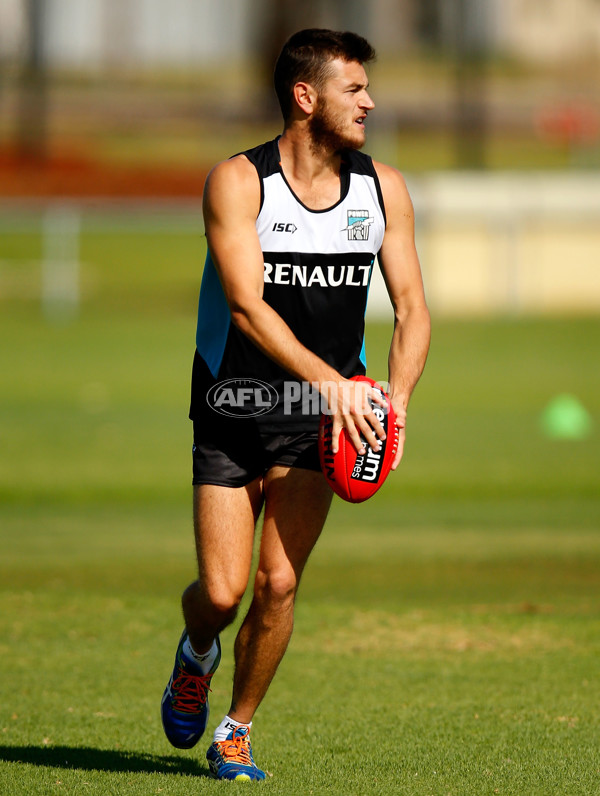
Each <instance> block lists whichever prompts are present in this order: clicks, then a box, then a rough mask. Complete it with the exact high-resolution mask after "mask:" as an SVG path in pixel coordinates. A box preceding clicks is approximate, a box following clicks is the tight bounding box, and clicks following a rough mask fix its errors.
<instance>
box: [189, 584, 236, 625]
mask: <svg viewBox="0 0 600 796" xmlns="http://www.w3.org/2000/svg"><path fill="white" fill-rule="evenodd" d="M243 596H244V589H242V588H236V587H235V586H234V585H232V584H229V583H226V582H220V583H213V584H209V585H205V584H200V582H199V581H196V582H195V583H192V584H191V585H190V586H188V588H187V589H186V590H185V592H184V593H183V600H182V602H183V608H184V614H187V613H188V611H190V612H191V613H196V614H198V613H199V614H205V615H206V613H209V614H210V618H211V620H212V622H211V623H213V624H216V625H219V626H220V627H226V626H227V625H229V624H231V622H233V620H234V619H235V617H236V615H237V610H238V607H239V604H240V603H241V601H242V598H243ZM186 609H187V610H186ZM207 618H208V617H207Z"/></svg>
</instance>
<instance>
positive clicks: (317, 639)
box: [0, 237, 600, 796]
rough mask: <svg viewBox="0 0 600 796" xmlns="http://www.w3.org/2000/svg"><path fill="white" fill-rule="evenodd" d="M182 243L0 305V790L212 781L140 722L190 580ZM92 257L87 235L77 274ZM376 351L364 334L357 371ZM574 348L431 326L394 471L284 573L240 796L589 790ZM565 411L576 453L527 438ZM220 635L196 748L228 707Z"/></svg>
mask: <svg viewBox="0 0 600 796" xmlns="http://www.w3.org/2000/svg"><path fill="white" fill-rule="evenodd" d="M172 243H173V242H172V241H171V242H170V243H169V242H165V243H163V244H161V245H164V246H165V247H167V248H169V247H170V246H171V245H172ZM10 245H11V247H12V249H11V252H12V254H11V256H12V257H13V258H15V257H17V258H18V256H23V257H25V256H34V254H31V253H30V252H25V253H23V252H24V248H26V247H27V246H29V245H30V243H27V244H26V243H25V242H24V241H20V240H16V239H15V240H13V241H12V242H11V244H10ZM102 245H103V246H105V247H106V245H107V243H106V240H105V241H104V243H103V244H102ZM197 245H198V241H195V240H190V246H189V250H188V251H187V252H179V251H177V256H176V257H174V258H173V260H176V261H177V263H179V266H176V265H173V268H172V269H171V270H170V272H169V273H170V274H171V278H172V280H173V283H174V284H173V285H169V283H168V281H167V280H165V279H164V278H161V266H160V262H161V256H162V254H161V252H163V250H162V249H161V248H160V246H159V245H158V243H157V244H156V245H153V246H151V247H148V248H147V249H145V250H144V251H143V252H138V249H136V247H134V246H133V245H131V246H130V247H129V248H127V249H125V256H126V259H127V261H129V260H130V259H131V258H132V257H134V255H135V254H136V252H137V256H139V259H140V261H139V263H137V264H136V263H133V264H132V266H131V267H132V269H133V270H134V271H135V273H136V274H139V276H138V277H136V278H139V282H140V284H142V282H143V283H144V284H146V286H147V287H146V290H145V292H144V291H140V290H137V289H133V288H131V287H130V288H128V289H129V291H130V292H129V293H128V292H127V289H126V288H125V287H123V286H121V287H120V286H119V285H120V284H121V283H119V278H120V279H121V280H123V279H124V277H123V275H122V274H121V276H120V277H119V270H118V267H117V266H118V262H119V258H118V257H117V255H116V253H115V252H116V251H118V252H119V254H120V255H121V256H123V252H124V246H125V244H124V243H123V241H121V242H120V243H119V244H118V245H116V244H115V245H114V246H113V249H111V250H110V251H109V250H108V249H107V252H106V254H107V257H106V263H105V265H103V266H102V269H103V270H102V276H106V280H105V282H103V283H102V284H103V285H104V288H102V289H100V287H98V289H97V290H96V292H95V293H94V295H93V296H92V297H91V298H90V299H89V301H87V302H85V303H84V306H83V308H82V312H81V314H80V316H79V317H78V318H76V319H75V320H72V321H71V322H70V323H64V324H50V323H48V322H46V321H44V320H43V318H42V316H41V313H40V311H39V307H38V306H37V304H36V303H35V302H33V301H31V300H29V299H23V300H13V301H12V302H10V303H9V302H6V301H5V302H4V303H0V341H1V342H0V357H1V359H0V394H1V396H2V399H1V401H0V435H1V437H0V445H1V448H0V450H1V454H0V525H1V530H0V534H1V538H2V556H1V557H0V628H1V630H0V652H1V655H0V672H1V676H0V793H2V794H4V793H6V794H9V793H10V794H40V795H42V794H43V795H44V796H46V794H63V793H71V794H88V793H89V794H103V795H104V794H132V795H133V796H135V794H139V795H140V796H141V795H142V794H144V796H146V795H147V794H159V793H161V794H169V795H171V794H173V796H175V795H176V794H177V795H178V794H181V795H182V796H183V795H184V794H185V796H189V794H190V793H194V794H196V793H217V792H219V793H220V792H224V791H226V790H228V789H230V788H231V787H232V786H231V785H230V784H227V783H217V782H214V781H212V780H210V779H209V778H208V769H207V766H206V765H205V761H204V752H205V749H204V746H205V744H204V742H202V743H201V745H200V748H199V750H198V751H192V752H181V753H180V752H177V751H176V750H174V749H172V748H171V747H170V746H169V745H168V743H167V742H166V740H165V738H164V736H163V734H162V729H161V726H160V718H159V701H160V696H161V693H162V689H163V687H164V684H165V682H166V679H167V678H168V675H169V673H170V669H171V666H172V656H173V652H174V647H175V644H176V641H177V638H178V634H179V632H180V625H181V620H180V611H179V606H178V601H179V595H180V592H181V589H182V588H183V586H184V585H186V584H187V582H188V581H189V580H190V579H191V578H192V577H193V574H194V557H193V550H192V537H191V520H190V492H191V490H190V487H189V480H190V473H189V469H190V468H189V452H190V451H189V449H190V429H189V427H188V426H189V421H187V420H186V410H187V400H188V390H189V372H190V365H191V356H192V350H193V336H194V323H195V318H194V309H195V302H196V292H195V291H196V283H197V275H196V273H195V272H194V269H195V268H196V255H197V251H196V247H197ZM100 246H101V243H100V242H99V241H98V240H96V239H94V238H93V237H90V238H88V239H86V241H85V242H84V253H83V256H84V258H85V259H86V260H88V261H94V260H95V255H94V252H95V251H96V249H98V247H100ZM95 247H96V248H95ZM169 250H171V249H170V248H169ZM165 251H166V249H165ZM171 253H172V252H171ZM5 256H6V255H5ZM141 263H145V264H146V267H147V272H146V273H144V272H143V268H142V266H141ZM182 263H183V265H182ZM177 267H180V268H181V272H179V271H177ZM98 268H100V266H98ZM111 269H112V270H111ZM136 269H137V270H136ZM113 277H114V278H113ZM131 278H132V280H133V282H132V284H133V283H135V279H134V277H133V276H132V277H131ZM111 280H112V281H111ZM388 333H389V330H388V329H387V328H385V327H384V326H379V325H371V326H370V328H369V330H368V355H369V363H370V365H369V372H370V373H371V375H373V376H375V377H377V378H384V377H385V365H384V363H385V353H386V352H385V349H386V344H387V343H386V341H387V336H388ZM598 339H600V319H597V318H596V319H589V318H588V319H585V318H583V319H556V320H549V319H546V320H542V319H539V320H531V319H510V320H509V319H502V320H494V321H492V320H489V321H471V322H461V321H449V320H441V319H434V331H433V343H432V350H431V355H430V360H429V363H428V367H427V370H426V373H425V376H424V377H423V380H422V382H421V384H420V385H419V387H418V388H417V392H416V393H415V397H414V401H413V404H412V406H411V411H410V415H409V418H410V426H409V436H408V443H407V449H406V456H405V460H404V462H403V464H402V466H401V469H400V471H399V472H398V473H397V474H396V475H395V476H394V477H393V478H391V479H390V481H389V482H388V483H387V484H386V485H385V486H384V488H383V489H382V491H381V492H380V493H379V494H378V495H377V497H376V498H374V499H373V500H372V501H371V502H370V503H367V504H363V505H361V506H350V505H346V504H343V503H342V502H341V501H339V500H336V502H335V503H334V507H333V509H332V513H331V517H330V520H329V522H328V525H327V527H326V530H325V532H324V535H323V537H322V539H321V541H320V543H319V545H318V547H317V549H316V551H315V554H314V557H313V558H312V559H311V562H310V563H309V566H308V567H307V570H306V573H305V576H304V581H303V584H302V587H301V592H300V597H299V602H298V610H297V622H296V630H295V635H294V637H293V640H292V643H291V646H290V648H289V651H288V654H287V656H286V658H285V659H284V662H283V664H282V666H281V668H280V671H279V673H278V676H277V678H276V680H275V682H274V684H273V686H272V689H271V690H270V692H269V694H268V695H267V698H266V700H265V702H264V703H263V706H262V707H261V709H260V711H259V713H258V715H257V717H256V721H255V731H254V746H255V755H256V758H257V762H258V763H259V764H260V765H262V766H263V767H265V768H266V769H268V771H269V772H271V773H272V774H273V776H272V778H269V779H268V780H267V781H266V782H265V783H263V784H262V785H258V786H257V787H260V788H262V789H264V790H268V791H269V792H272V793H274V794H286V795H289V794H321V793H331V794H340V796H342V795H343V796H348V795H349V794H351V795H353V796H354V795H356V796H363V795H366V794H373V795H375V794H384V795H387V794H411V795H412V794H414V795H415V796H428V795H429V794H434V795H435V796H446V794H452V796H469V795H470V794H473V795H475V794H477V796H481V795H482V794H496V793H498V794H515V796H517V795H518V796H524V795H526V796H528V795H529V794H544V795H545V796H546V795H547V794H569V796H573V795H575V794H590V795H591V794H597V793H598V792H599V791H600V762H599V757H598V742H599V739H600V715H599V713H598V704H599V701H600V681H599V679H598V660H599V654H600V641H599V639H600V490H599V488H598V486H599V484H598V480H599V479H598V472H599V464H600V457H599V452H600V450H599V444H598V430H597V423H598V419H599V418H600V382H599V376H598V367H597V344H596V343H595V342H594V341H597V340H598ZM564 392H569V393H573V394H574V395H576V396H577V397H578V398H579V400H580V401H581V402H582V403H583V404H584V405H585V406H586V407H587V409H588V410H589V411H590V412H591V414H592V416H593V417H594V418H595V421H596V429H595V431H594V432H593V433H592V434H591V436H589V437H588V438H587V439H582V440H564V439H550V438H548V437H546V436H544V435H543V433H542V432H541V429H540V424H539V419H540V415H541V413H542V411H543V409H544V407H545V406H546V405H547V403H548V402H549V401H550V400H551V399H552V398H553V396H555V395H556V394H558V393H564ZM234 634H235V628H231V629H229V630H228V631H227V632H226V633H225V634H224V638H223V643H224V650H225V653H226V654H225V656H224V662H223V664H222V667H221V669H220V670H219V673H218V676H217V677H216V678H215V680H214V681H213V688H214V691H213V694H212V701H211V704H212V711H213V712H212V719H211V722H210V727H209V731H212V728H213V727H214V724H215V722H217V721H218V720H220V717H221V715H222V714H223V712H224V711H225V710H226V709H227V707H228V697H229V685H230V681H231V674H232V670H231V655H230V653H231V647H232V643H233V638H234ZM233 787H237V786H235V785H234V786H233ZM250 787H252V786H250Z"/></svg>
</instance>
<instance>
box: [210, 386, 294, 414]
mask: <svg viewBox="0 0 600 796" xmlns="http://www.w3.org/2000/svg"><path fill="white" fill-rule="evenodd" d="M206 400H207V402H208V405H209V406H210V407H211V408H212V409H214V411H215V412H218V413H219V414H220V415H225V416H226V417H257V416H258V415H264V414H266V413H267V412H270V411H271V409H273V407H274V406H275V405H276V404H277V401H278V400H279V395H278V394H277V391H276V390H275V388H274V387H272V386H271V385H270V384H267V383H266V382H264V381H260V379H225V380H224V381H219V382H217V383H216V384H213V386H212V387H211V388H210V390H209V391H208V394H207V396H206Z"/></svg>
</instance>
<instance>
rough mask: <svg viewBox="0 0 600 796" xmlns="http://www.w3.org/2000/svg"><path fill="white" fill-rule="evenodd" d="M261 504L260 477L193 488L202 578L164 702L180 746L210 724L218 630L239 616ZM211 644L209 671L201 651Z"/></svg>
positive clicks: (191, 597) (185, 601)
mask: <svg viewBox="0 0 600 796" xmlns="http://www.w3.org/2000/svg"><path fill="white" fill-rule="evenodd" d="M261 506H262V481H261V479H255V480H254V481H252V482H251V483H250V484H248V485H247V486H245V487H234V488H232V487H222V486H215V485H212V484H204V485H201V486H196V487H194V530H195V537H196V551H197V556H198V580H197V581H194V583H192V584H190V586H188V588H187V589H186V590H185V592H184V594H183V597H182V606H183V615H184V620H185V625H186V628H185V630H184V633H183V635H182V637H181V639H180V642H179V646H178V648H177V653H176V656H175V667H174V669H173V674H172V676H171V679H170V681H169V683H168V685H167V688H166V689H165V693H164V695H163V701H162V720H163V727H164V730H165V734H166V736H167V738H168V739H169V741H170V742H171V743H172V744H173V746H176V747H178V748H184V749H189V748H191V747H192V746H194V745H195V744H196V743H197V742H198V740H199V739H200V738H201V736H202V734H203V732H204V730H205V728H206V723H207V721H208V700H207V696H208V691H209V685H210V680H211V678H212V675H213V674H214V672H215V670H216V668H217V666H218V663H219V659H220V647H219V646H218V644H219V642H218V634H219V633H220V632H221V631H222V630H223V629H224V628H225V627H227V625H229V624H230V623H231V622H232V621H233V619H234V618H235V615H236V612H237V608H238V605H239V603H240V601H241V599H242V597H243V595H244V592H245V590H246V586H247V584H248V578H249V575H250V566H251V563H252V547H253V541H254V529H255V525H256V520H257V519H258V515H259V514H260V510H261ZM215 642H216V644H217V648H216V649H215V648H214V647H213V645H214V644H215ZM188 644H190V645H191V649H190V648H189V646H188ZM211 648H212V658H213V660H212V662H211V665H210V668H209V669H208V671H207V670H205V669H203V668H201V667H202V664H201V663H199V662H198V661H197V658H196V656H203V655H204V653H209V654H210V653H211ZM190 653H191V654H190Z"/></svg>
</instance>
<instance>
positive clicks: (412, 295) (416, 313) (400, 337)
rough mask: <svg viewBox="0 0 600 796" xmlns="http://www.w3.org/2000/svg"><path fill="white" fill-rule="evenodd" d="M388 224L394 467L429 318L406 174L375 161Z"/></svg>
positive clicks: (382, 259) (384, 256)
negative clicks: (395, 438) (396, 429)
mask: <svg viewBox="0 0 600 796" xmlns="http://www.w3.org/2000/svg"><path fill="white" fill-rule="evenodd" d="M375 168H376V170H377V174H378V177H379V182H380V184H381V190H382V193H383V200H384V203H385V211H386V218H387V225H386V230H385V236H384V239H383V244H382V246H381V250H380V252H379V263H380V266H381V270H382V273H383V277H384V279H385V283H386V286H387V290H388V293H389V296H390V299H391V302H392V305H393V308H394V331H393V334H392V342H391V345H390V353H389V360H388V365H389V381H390V398H391V401H392V406H393V407H394V411H395V413H396V424H397V425H398V427H399V430H400V444H399V445H398V452H397V454H396V458H395V459H394V463H393V465H392V469H393V470H395V469H396V467H397V466H398V465H399V464H400V460H401V458H402V453H403V450H404V440H405V434H406V410H407V407H408V402H409V400H410V396H411V395H412V392H413V390H414V388H415V385H416V384H417V382H418V380H419V377H420V376H421V373H422V372H423V368H424V367H425V360H426V359H427V352H428V350H429V340H430V334H431V324H430V318H429V311H428V309H427V304H426V301H425V293H424V290H423V279H422V276H421V267H420V265H419V258H418V256H417V250H416V248H415V217H414V209H413V205H412V201H411V199H410V196H409V194H408V190H407V188H406V183H405V182H404V178H403V177H402V175H401V174H400V172H398V171H397V170H396V169H393V168H391V167H390V166H386V165H384V164H382V163H375Z"/></svg>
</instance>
